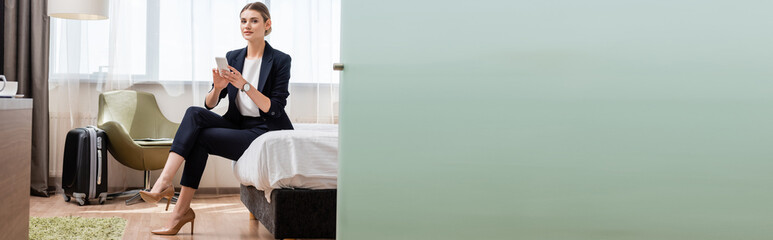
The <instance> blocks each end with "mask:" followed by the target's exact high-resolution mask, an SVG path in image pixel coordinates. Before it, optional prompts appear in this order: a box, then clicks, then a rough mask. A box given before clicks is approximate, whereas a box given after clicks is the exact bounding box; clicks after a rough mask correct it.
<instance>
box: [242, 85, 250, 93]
mask: <svg viewBox="0 0 773 240" xmlns="http://www.w3.org/2000/svg"><path fill="white" fill-rule="evenodd" d="M249 90H250V83H245V84H244V86H242V92H247V91H249Z"/></svg>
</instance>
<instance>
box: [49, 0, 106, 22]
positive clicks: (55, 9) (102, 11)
mask: <svg viewBox="0 0 773 240" xmlns="http://www.w3.org/2000/svg"><path fill="white" fill-rule="evenodd" d="M109 6H110V5H109V2H108V0H50V1H48V16H51V17H56V18H66V19H78V20H103V19H107V12H108V9H109Z"/></svg>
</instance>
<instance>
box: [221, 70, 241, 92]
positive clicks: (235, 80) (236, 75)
mask: <svg viewBox="0 0 773 240" xmlns="http://www.w3.org/2000/svg"><path fill="white" fill-rule="evenodd" d="M228 69H231V72H224V73H223V77H225V79H226V80H228V82H230V83H231V85H234V87H236V88H238V89H242V87H243V86H244V84H245V83H247V80H245V79H244V77H242V73H240V72H239V71H236V68H234V67H231V66H228Z"/></svg>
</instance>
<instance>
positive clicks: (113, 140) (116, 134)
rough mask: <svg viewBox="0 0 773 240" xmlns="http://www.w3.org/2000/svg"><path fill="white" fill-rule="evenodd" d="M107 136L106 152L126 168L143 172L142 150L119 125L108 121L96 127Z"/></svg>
mask: <svg viewBox="0 0 773 240" xmlns="http://www.w3.org/2000/svg"><path fill="white" fill-rule="evenodd" d="M98 127H99V128H101V129H102V130H104V131H105V134H107V140H108V142H109V144H108V150H110V153H111V154H113V157H115V159H116V160H118V159H120V160H119V161H120V162H121V163H122V164H124V165H126V166H127V167H130V168H133V169H137V170H144V163H143V159H142V157H143V156H142V149H140V145H137V143H135V142H134V140H132V137H131V136H130V135H129V133H128V132H127V131H126V129H125V128H124V127H123V125H121V124H120V123H118V122H116V121H108V122H105V123H103V124H101V125H99V126H98Z"/></svg>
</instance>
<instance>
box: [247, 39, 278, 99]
mask: <svg viewBox="0 0 773 240" xmlns="http://www.w3.org/2000/svg"><path fill="white" fill-rule="evenodd" d="M273 60H274V48H272V47H271V45H268V42H266V47H265V48H264V49H263V60H261V62H260V76H259V82H258V92H263V86H265V85H266V78H268V72H269V71H270V70H271V65H273V63H274V61H273ZM242 62H243V61H242ZM242 64H243V63H242Z"/></svg>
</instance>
